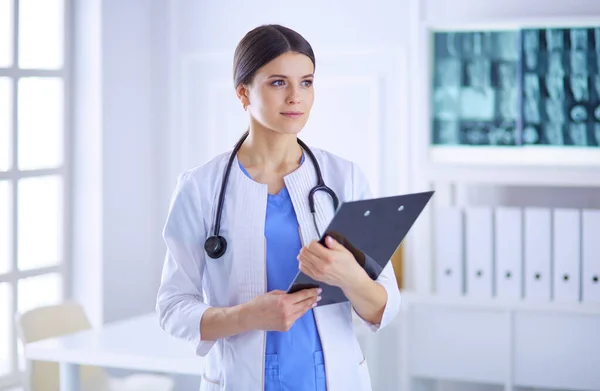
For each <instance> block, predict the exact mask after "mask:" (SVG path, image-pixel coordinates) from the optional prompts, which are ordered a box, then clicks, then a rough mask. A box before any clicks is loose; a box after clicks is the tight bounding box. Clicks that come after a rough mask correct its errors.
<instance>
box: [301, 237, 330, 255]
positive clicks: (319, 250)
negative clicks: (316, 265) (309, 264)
mask: <svg viewBox="0 0 600 391" xmlns="http://www.w3.org/2000/svg"><path fill="white" fill-rule="evenodd" d="M304 248H305V249H306V250H308V251H309V252H310V253H312V254H314V255H315V256H316V257H318V258H326V257H327V256H328V255H329V252H330V251H331V250H330V249H328V248H327V247H325V246H323V245H322V244H321V243H319V242H318V241H316V240H313V241H312V242H310V243H309V244H308V246H306V247H304Z"/></svg>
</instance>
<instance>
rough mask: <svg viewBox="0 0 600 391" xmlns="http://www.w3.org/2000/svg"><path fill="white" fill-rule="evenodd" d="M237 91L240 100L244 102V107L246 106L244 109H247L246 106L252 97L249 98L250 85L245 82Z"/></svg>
mask: <svg viewBox="0 0 600 391" xmlns="http://www.w3.org/2000/svg"><path fill="white" fill-rule="evenodd" d="M235 93H236V95H237V97H238V99H239V100H240V102H241V103H242V107H243V108H244V110H246V108H247V107H248V106H249V105H250V99H248V96H249V93H248V86H246V85H245V84H240V85H239V86H238V87H237V88H236V89H235Z"/></svg>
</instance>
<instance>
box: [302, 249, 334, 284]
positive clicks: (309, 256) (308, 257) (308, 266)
mask: <svg viewBox="0 0 600 391" xmlns="http://www.w3.org/2000/svg"><path fill="white" fill-rule="evenodd" d="M317 244H318V243H317ZM318 245H319V246H320V244H318ZM326 259H327V258H320V257H318V256H317V255H316V254H315V253H313V252H311V251H310V250H309V249H308V248H307V247H305V248H303V249H302V250H301V251H300V254H298V262H300V265H299V269H300V271H301V272H303V273H304V274H307V275H308V276H310V277H312V278H315V279H316V278H317V277H318V276H320V274H321V270H320V268H321V267H323V264H325V263H327V260H326Z"/></svg>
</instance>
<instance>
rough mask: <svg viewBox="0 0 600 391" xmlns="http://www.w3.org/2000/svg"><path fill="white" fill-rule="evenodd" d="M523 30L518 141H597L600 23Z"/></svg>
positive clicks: (585, 143) (578, 143) (591, 143)
mask: <svg viewBox="0 0 600 391" xmlns="http://www.w3.org/2000/svg"><path fill="white" fill-rule="evenodd" d="M520 35H521V49H522V50H521V55H522V57H523V59H524V61H522V62H521V63H520V67H521V68H520V77H521V79H520V82H519V85H520V86H521V87H522V88H521V90H520V94H521V102H522V104H521V108H520V109H521V113H520V115H521V120H522V128H523V132H521V138H520V140H519V141H520V142H519V143H522V144H543V145H565V146H566V145H571V146H582V147H583V146H598V145H599V144H600V140H599V139H598V137H597V132H596V128H597V127H596V123H597V122H598V119H597V118H595V114H594V113H595V110H596V108H598V107H599V105H600V84H599V83H600V80H599V79H598V75H599V74H600V72H599V69H600V41H599V39H600V28H552V29H550V28H548V29H527V30H522V31H521V34H520ZM534 133H535V136H534Z"/></svg>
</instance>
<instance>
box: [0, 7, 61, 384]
mask: <svg viewBox="0 0 600 391" xmlns="http://www.w3.org/2000/svg"><path fill="white" fill-rule="evenodd" d="M68 8H69V0H0V389H1V388H3V387H5V386H10V385H16V384H18V383H19V379H20V375H19V370H20V368H19V367H20V365H19V364H18V363H19V362H20V361H21V358H20V357H19V356H20V349H19V348H18V343H17V340H16V335H17V332H16V329H15V323H14V314H15V313H16V312H22V311H26V310H29V309H32V308H35V307H38V306H42V305H48V304H54V303H57V302H60V301H62V300H63V298H64V297H65V296H66V287H67V281H66V276H67V266H68V265H69V259H68V251H66V246H65V243H67V241H66V239H67V236H66V232H68V226H67V225H68V219H67V216H68V206H67V203H66V202H65V199H66V198H65V196H66V195H67V194H68V192H67V191H68V188H67V185H68V181H69V177H68V175H67V174H68V163H69V161H68V155H67V154H66V152H67V151H68V148H67V141H68V121H67V120H66V119H67V116H66V114H65V113H67V112H68V107H67V105H66V102H67V101H68V100H67V98H68V90H67V88H66V87H67V82H68V67H67V66H66V65H67V61H66V59H67V55H66V54H67V53H66V49H67V48H68V45H67V44H66V42H68V41H67V39H68V32H69V29H68V21H69V18H68V15H69V10H68Z"/></svg>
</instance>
